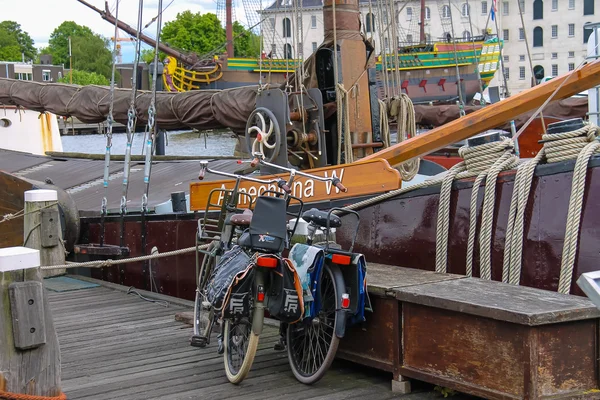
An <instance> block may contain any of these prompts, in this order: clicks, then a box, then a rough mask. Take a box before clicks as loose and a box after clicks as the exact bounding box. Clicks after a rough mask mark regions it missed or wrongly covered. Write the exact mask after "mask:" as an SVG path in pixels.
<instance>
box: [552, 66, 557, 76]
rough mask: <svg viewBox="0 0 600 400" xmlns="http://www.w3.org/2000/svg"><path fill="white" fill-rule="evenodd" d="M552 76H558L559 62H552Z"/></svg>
mask: <svg viewBox="0 0 600 400" xmlns="http://www.w3.org/2000/svg"><path fill="white" fill-rule="evenodd" d="M552 76H558V64H552Z"/></svg>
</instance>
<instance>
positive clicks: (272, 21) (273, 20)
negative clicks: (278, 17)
mask: <svg viewBox="0 0 600 400" xmlns="http://www.w3.org/2000/svg"><path fill="white" fill-rule="evenodd" d="M269 23H270V25H271V29H275V18H269Z"/></svg>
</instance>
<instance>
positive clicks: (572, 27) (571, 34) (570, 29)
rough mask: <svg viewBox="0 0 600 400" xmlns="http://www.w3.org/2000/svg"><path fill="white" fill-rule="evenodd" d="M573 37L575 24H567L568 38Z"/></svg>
mask: <svg viewBox="0 0 600 400" xmlns="http://www.w3.org/2000/svg"><path fill="white" fill-rule="evenodd" d="M573 36H575V24H569V37H573Z"/></svg>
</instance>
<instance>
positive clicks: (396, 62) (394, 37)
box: [388, 0, 402, 96]
mask: <svg viewBox="0 0 600 400" xmlns="http://www.w3.org/2000/svg"><path fill="white" fill-rule="evenodd" d="M388 18H391V24H392V42H393V44H394V73H395V74H396V90H395V93H396V96H400V92H401V91H402V89H401V88H400V69H399V65H400V57H399V56H398V44H399V43H398V27H397V26H396V14H395V12H394V0H390V12H389V16H388Z"/></svg>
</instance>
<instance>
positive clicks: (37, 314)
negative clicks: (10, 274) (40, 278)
mask: <svg viewBox="0 0 600 400" xmlns="http://www.w3.org/2000/svg"><path fill="white" fill-rule="evenodd" d="M8 296H9V298H10V310H11V315H12V327H13V335H14V339H15V347H16V348H17V349H20V350H27V349H32V348H35V347H39V346H41V345H43V344H45V343H46V322H45V321H46V320H45V315H44V292H43V288H42V283H41V282H36V281H28V282H15V283H11V284H10V285H9V286H8Z"/></svg>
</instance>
